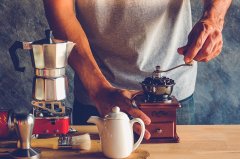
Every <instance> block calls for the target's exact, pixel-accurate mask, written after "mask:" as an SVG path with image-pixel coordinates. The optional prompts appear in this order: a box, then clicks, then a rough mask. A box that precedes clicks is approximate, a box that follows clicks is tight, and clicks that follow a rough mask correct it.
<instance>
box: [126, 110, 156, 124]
mask: <svg viewBox="0 0 240 159" xmlns="http://www.w3.org/2000/svg"><path fill="white" fill-rule="evenodd" d="M128 113H129V114H130V115H131V116H133V117H134V118H140V119H142V120H143V122H144V124H145V125H149V124H150V123H151V119H150V118H149V117H148V116H147V115H146V114H145V113H143V112H142V111H141V110H139V109H136V108H129V109H128Z"/></svg>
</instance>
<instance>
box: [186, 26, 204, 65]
mask: <svg viewBox="0 0 240 159" xmlns="http://www.w3.org/2000/svg"><path fill="white" fill-rule="evenodd" d="M207 37H208V34H207V33H206V30H205V26H203V30H202V31H200V33H198V31H197V32H196V35H195V36H194V37H189V40H188V44H187V46H188V48H187V50H185V51H186V52H185V53H184V61H185V63H190V62H191V61H193V59H194V57H195V56H196V55H197V54H198V52H199V50H200V49H201V48H202V46H203V44H204V42H205V41H206V39H207Z"/></svg>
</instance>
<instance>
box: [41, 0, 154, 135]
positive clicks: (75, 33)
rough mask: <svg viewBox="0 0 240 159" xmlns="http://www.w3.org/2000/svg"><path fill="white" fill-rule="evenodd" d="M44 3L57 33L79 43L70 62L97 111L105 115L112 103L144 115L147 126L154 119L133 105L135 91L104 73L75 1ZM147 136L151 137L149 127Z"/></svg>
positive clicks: (136, 114) (62, 0)
mask: <svg viewBox="0 0 240 159" xmlns="http://www.w3.org/2000/svg"><path fill="white" fill-rule="evenodd" d="M43 2H44V8H45V13H46V17H47V20H48V23H49V25H50V28H51V29H52V30H53V34H54V36H55V37H56V38H59V39H66V40H69V41H73V42H75V43H76V46H75V47H74V50H73V51H72V52H71V54H70V55H69V58H68V61H69V64H70V66H71V67H72V68H73V69H74V71H75V73H76V74H77V75H78V76H79V79H80V80H81V81H82V83H83V85H84V87H85V88H86V90H87V93H88V95H89V96H90V98H91V99H92V100H93V101H94V102H95V104H96V107H97V109H98V111H99V112H100V113H101V114H102V115H105V114H106V113H108V112H110V111H111V108H112V107H113V106H119V107H120V108H121V110H122V111H125V112H127V113H129V114H130V115H131V116H133V117H139V118H141V119H142V120H143V121H144V123H145V124H147V125H148V124H150V122H151V120H150V118H149V117H148V116H147V115H146V114H144V113H143V112H142V111H140V110H139V109H134V108H132V103H131V98H132V97H133V95H134V93H136V92H134V91H129V90H123V89H118V88H115V87H113V86H112V85H111V84H110V83H109V82H108V81H107V79H106V78H105V77H104V75H103V74H102V72H101V70H100V69H99V67H98V65H97V63H96V61H95V59H94V57H93V54H92V51H91V49H90V46H89V42H88V39H87V36H86V34H85V32H84V30H83V28H82V26H81V24H80V23H79V21H78V20H77V18H76V16H75V13H74V3H73V0H43ZM134 126H135V131H136V132H137V133H140V128H139V127H140V126H138V125H136V124H135V125H134ZM144 137H145V138H146V139H148V138H150V133H149V132H148V131H147V130H146V132H145V136H144Z"/></svg>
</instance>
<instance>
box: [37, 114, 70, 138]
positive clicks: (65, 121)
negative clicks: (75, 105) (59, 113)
mask: <svg viewBox="0 0 240 159" xmlns="http://www.w3.org/2000/svg"><path fill="white" fill-rule="evenodd" d="M69 128H70V119H69V117H68V116H64V117H43V118H40V117H36V118H35V125H34V128H33V134H39V135H41V134H42V135H44V134H45V135H53V134H56V135H58V134H67V133H68V131H69Z"/></svg>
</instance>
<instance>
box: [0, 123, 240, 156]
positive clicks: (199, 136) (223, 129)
mask: <svg viewBox="0 0 240 159" xmlns="http://www.w3.org/2000/svg"><path fill="white" fill-rule="evenodd" d="M74 128H76V129H77V130H78V131H79V132H82V133H90V134H96V133H97V128H96V127H95V126H74ZM177 133H178V136H179V137H180V143H169V144H167V143H161V144H141V145H140V146H139V148H138V150H141V151H144V152H148V153H149V154H150V156H149V157H148V158H150V159H161V158H162V159H240V125H177ZM4 151H11V149H10V150H9V149H6V148H4V149H3V148H0V152H4ZM41 151H42V153H41V159H56V158H57V159H65V158H66V159H81V158H84V159H95V158H105V157H104V156H103V155H102V153H101V152H98V153H95V154H91V153H81V152H80V151H78V150H50V149H41ZM0 158H3V157H1V153H0Z"/></svg>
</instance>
